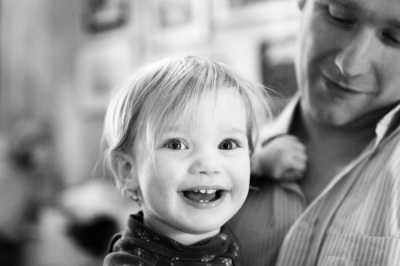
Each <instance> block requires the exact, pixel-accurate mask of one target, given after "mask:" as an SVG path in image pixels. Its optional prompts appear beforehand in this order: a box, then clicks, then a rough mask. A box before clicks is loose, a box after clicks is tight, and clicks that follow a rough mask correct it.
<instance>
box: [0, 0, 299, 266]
mask: <svg viewBox="0 0 400 266" xmlns="http://www.w3.org/2000/svg"><path fill="white" fill-rule="evenodd" d="M299 13H300V12H299V11H298V9H297V6H296V3H295V1H294V0H0V159H1V161H0V265H9V266H10V265H11V266H13V265H15V266H18V265H29V266H39V265H40V266H64V265H71V266H72V265H82V266H84V265H101V262H102V259H103V256H104V254H105V252H106V248H107V243H108V240H109V238H110V236H111V235H113V234H114V233H115V232H117V231H119V230H121V229H122V228H123V227H124V226H125V221H126V219H127V216H128V214H129V213H132V212H135V211H136V209H137V206H135V204H134V203H133V202H131V201H129V200H127V199H124V198H123V197H122V196H121V195H120V193H119V192H118V191H117V190H116V189H115V188H114V185H113V182H112V181H110V180H111V178H110V177H108V176H107V174H105V173H103V171H102V168H101V167H95V166H96V165H99V163H100V164H101V162H99V160H98V158H99V155H100V153H101V148H100V143H101V133H102V127H103V116H104V114H105V108H106V106H107V102H108V99H109V92H110V90H111V89H112V88H113V87H114V86H115V85H116V84H117V83H118V81H119V80H120V79H121V78H122V77H124V76H125V75H127V74H128V73H130V72H132V71H134V70H135V69H136V68H138V67H139V66H140V65H141V64H142V63H143V62H146V61H148V60H152V59H155V58H160V57H164V56H171V55H179V54H196V55H203V56H208V57H211V58H214V59H217V60H220V61H224V62H226V63H228V64H231V65H232V66H233V67H234V68H236V69H237V70H238V71H240V72H242V73H243V74H244V75H246V76H247V77H248V78H250V79H252V80H254V81H258V82H262V83H263V84H264V85H267V86H269V87H272V88H273V89H274V90H275V93H274V94H273V97H274V103H275V105H276V106H275V110H276V113H279V111H280V110H281V108H282V107H283V106H284V105H285V104H286V102H287V100H288V99H289V97H290V96H291V95H292V94H293V93H294V92H295V90H296V86H295V77H294V66H293V56H294V52H295V37H296V32H297V28H298V20H299V15H300V14H299Z"/></svg>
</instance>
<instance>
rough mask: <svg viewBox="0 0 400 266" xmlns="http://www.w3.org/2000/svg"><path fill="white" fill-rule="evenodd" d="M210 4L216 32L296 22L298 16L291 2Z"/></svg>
mask: <svg viewBox="0 0 400 266" xmlns="http://www.w3.org/2000/svg"><path fill="white" fill-rule="evenodd" d="M212 3H213V10H214V12H213V13H214V15H213V22H214V25H215V28H216V29H217V30H219V29H227V28H228V29H229V28H237V27H247V26H253V25H262V24H270V23H274V22H276V21H290V20H296V19H297V18H298V16H299V14H300V12H299V10H298V8H297V5H296V3H295V2H294V1H292V0H218V1H213V2H212Z"/></svg>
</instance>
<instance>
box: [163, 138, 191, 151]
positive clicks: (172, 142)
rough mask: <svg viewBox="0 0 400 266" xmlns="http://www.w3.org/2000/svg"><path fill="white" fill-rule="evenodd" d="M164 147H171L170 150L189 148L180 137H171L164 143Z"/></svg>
mask: <svg viewBox="0 0 400 266" xmlns="http://www.w3.org/2000/svg"><path fill="white" fill-rule="evenodd" d="M163 147H164V148H167V149H170V150H186V149H188V147H187V145H186V144H185V143H184V142H183V141H182V140H180V139H169V140H167V141H166V142H165V143H164V145H163Z"/></svg>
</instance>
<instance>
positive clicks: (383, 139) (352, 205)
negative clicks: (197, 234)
mask: <svg viewBox="0 0 400 266" xmlns="http://www.w3.org/2000/svg"><path fill="white" fill-rule="evenodd" d="M297 103H298V98H296V99H294V100H293V101H292V102H291V103H289V105H288V106H287V108H286V109H285V111H284V112H283V113H282V115H281V116H280V117H279V119H278V120H277V121H276V123H275V126H276V127H275V128H274V129H275V130H276V132H274V134H275V133H276V134H278V133H285V132H288V128H289V126H290V123H291V121H292V118H293V113H294V108H295V106H296V105H297ZM399 124H400V105H398V106H397V107H395V108H394V109H393V110H392V111H391V112H389V113H388V114H387V115H386V116H385V117H384V118H383V119H382V120H381V121H380V122H379V123H378V125H377V127H376V137H375V139H374V140H373V141H372V142H371V143H370V144H369V146H368V147H367V148H366V149H365V151H364V152H363V153H362V154H360V155H359V157H357V158H356V159H355V160H353V161H352V162H351V163H350V164H349V165H347V166H346V167H345V168H344V169H342V171H341V172H339V173H338V174H337V175H336V176H335V177H334V178H333V179H332V181H331V182H330V183H329V184H328V186H327V187H326V188H325V189H324V190H323V192H322V193H321V194H320V195H319V196H318V197H317V198H315V199H314V201H313V202H312V203H311V204H307V202H306V199H305V196H304V194H303V192H302V190H301V188H300V187H299V186H298V184H297V183H296V182H291V181H276V180H275V181H273V180H269V181H268V180H263V181H260V182H259V184H258V186H257V189H256V190H252V191H250V193H249V196H248V198H247V200H246V202H245V205H244V206H243V207H242V208H241V210H240V211H239V213H238V214H237V215H236V216H235V217H234V218H233V219H232V221H231V224H232V226H233V229H234V230H235V233H236V234H237V236H238V238H239V241H240V244H241V246H242V251H241V256H242V265H249V266H250V265H251V266H257V265H263V266H268V265H278V266H291V265H296V266H312V265H318V266H320V265H321V266H322V265H324V266H325V265H342V266H350V265H352V266H354V265H363V266H372V265H373V266H376V265H400V126H399Z"/></svg>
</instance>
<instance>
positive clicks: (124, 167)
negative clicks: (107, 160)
mask: <svg viewBox="0 0 400 266" xmlns="http://www.w3.org/2000/svg"><path fill="white" fill-rule="evenodd" d="M111 168H112V171H113V174H114V176H115V177H116V178H117V179H118V181H119V183H120V184H121V187H124V188H125V189H126V190H127V191H134V190H136V189H138V188H139V180H138V174H137V169H136V165H135V160H134V158H133V156H131V155H129V154H125V153H122V152H118V153H117V154H115V156H114V159H113V162H112V167H111Z"/></svg>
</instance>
